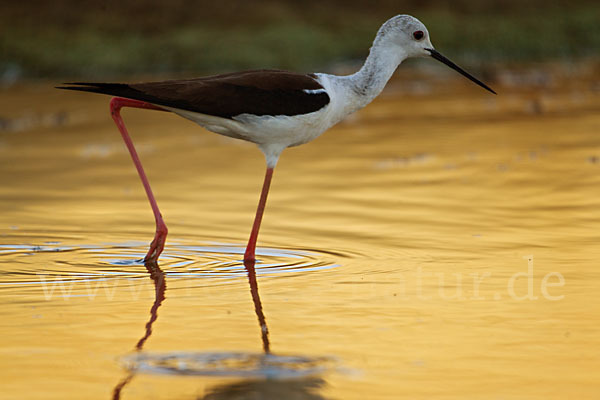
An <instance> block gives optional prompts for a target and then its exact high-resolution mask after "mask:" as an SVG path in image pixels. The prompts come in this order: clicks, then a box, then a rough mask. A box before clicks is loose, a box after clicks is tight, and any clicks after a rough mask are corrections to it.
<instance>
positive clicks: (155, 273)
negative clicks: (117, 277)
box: [112, 260, 325, 400]
mask: <svg viewBox="0 0 600 400" xmlns="http://www.w3.org/2000/svg"><path fill="white" fill-rule="evenodd" d="M145 266H146V269H147V270H148V273H149V274H150V278H151V279H152V280H153V281H154V288H155V298H154V303H153V304H152V308H151V309H150V319H149V320H148V322H147V323H146V330H145V333H144V336H142V338H141V339H140V340H138V342H137V344H136V345H135V351H136V352H138V353H139V352H141V351H142V350H143V348H144V344H145V343H146V341H147V340H148V338H149V337H150V336H151V335H152V325H153V324H154V322H155V321H156V319H157V318H158V308H159V307H160V306H161V304H162V303H163V301H164V300H165V291H166V288H167V286H166V282H165V274H164V272H163V271H162V270H161V269H160V267H159V266H158V264H157V263H156V262H155V261H150V262H146V263H145ZM244 267H245V268H246V271H247V273H248V283H249V284H250V294H251V295H252V302H253V303H254V310H255V312H256V317H257V319H258V323H259V326H260V332H261V339H262V345H263V351H264V354H265V356H270V355H271V348H270V342H269V329H268V327H267V322H266V318H265V315H264V313H263V309H262V303H261V300H260V295H259V292H258V282H257V280H256V270H255V261H254V260H246V261H244ZM135 374H136V370H135V369H132V370H130V371H129V372H128V373H127V376H125V377H124V378H123V379H121V380H120V381H119V382H118V383H117V385H116V386H115V387H114V389H113V397H112V398H113V400H119V399H121V393H122V391H123V389H124V388H125V387H126V386H127V385H128V384H129V383H130V382H131V381H132V380H133V378H134V377H135ZM324 385H325V381H324V380H323V379H321V378H319V377H315V376H308V377H304V378H299V379H293V380H288V379H286V380H277V379H256V378H255V379H245V380H242V381H237V382H235V383H231V384H225V385H218V386H215V387H213V388H210V389H208V392H207V393H206V394H205V395H203V396H202V397H201V398H199V400H218V399H240V400H243V399H257V398H260V399H278V400H279V399H284V398H285V399H292V398H293V399H301V400H325V398H324V397H322V396H321V395H319V394H318V391H319V390H320V389H321V388H322V387H323V386H324Z"/></svg>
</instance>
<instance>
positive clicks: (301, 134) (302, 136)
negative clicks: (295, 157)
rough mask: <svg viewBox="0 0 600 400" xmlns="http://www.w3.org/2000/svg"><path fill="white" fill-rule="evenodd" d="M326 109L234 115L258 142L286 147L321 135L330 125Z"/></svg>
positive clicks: (254, 140)
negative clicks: (290, 113)
mask: <svg viewBox="0 0 600 400" xmlns="http://www.w3.org/2000/svg"><path fill="white" fill-rule="evenodd" d="M325 116H326V113H325V112H324V110H323V109H322V110H319V111H315V112H312V113H308V114H300V115H277V116H271V115H262V116H257V115H251V114H241V115H238V116H235V117H233V119H234V120H236V121H238V122H240V123H241V124H242V125H243V127H244V130H246V131H247V132H246V134H247V135H249V136H251V137H252V141H253V142H255V143H257V144H267V143H278V144H280V145H282V146H284V147H290V146H298V145H301V144H304V143H308V142H310V141H311V140H313V139H315V138H317V137H318V136H320V135H321V134H322V133H323V132H324V131H325V130H327V128H329V125H328V124H327V120H326V118H325Z"/></svg>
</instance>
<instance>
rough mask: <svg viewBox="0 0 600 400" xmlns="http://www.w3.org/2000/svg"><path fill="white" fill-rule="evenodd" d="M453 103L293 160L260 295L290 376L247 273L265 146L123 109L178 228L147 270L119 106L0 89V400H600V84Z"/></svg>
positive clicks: (375, 120)
mask: <svg viewBox="0 0 600 400" xmlns="http://www.w3.org/2000/svg"><path fill="white" fill-rule="evenodd" d="M440 85H441V86H440V87H441V89H438V90H437V91H433V92H431V91H429V90H425V91H424V92H427V93H423V90H421V89H422V88H421V87H420V86H412V84H410V83H408V82H396V83H392V84H391V85H390V87H389V89H388V90H387V91H386V92H385V93H384V95H383V96H382V97H380V98H379V99H378V100H376V102H374V103H373V104H372V105H370V106H369V107H367V108H366V109H365V110H363V111H361V112H360V113H359V114H357V115H356V116H354V117H352V118H350V119H349V120H347V121H345V122H344V123H342V124H341V125H339V126H337V127H335V128H334V129H332V130H330V131H329V132H327V133H326V134H325V135H323V136H322V137H321V138H319V139H317V140H316V141H315V142H314V143H311V144H309V145H306V146H302V147H299V148H295V149H289V150H286V151H285V152H284V154H283V156H282V159H281V161H280V163H279V165H278V167H277V169H276V171H275V176H274V180H273V185H272V191H271V194H270V197H269V201H268V204H267V211H266V214H265V218H264V221H263V226H262V231H261V234H260V237H259V249H258V258H259V259H260V262H259V263H258V264H256V266H255V267H256V276H257V280H258V293H255V294H259V295H260V301H261V302H262V312H263V315H264V317H265V319H266V324H267V326H268V331H269V336H268V338H269V340H270V346H271V350H272V352H273V355H274V356H275V357H276V358H275V361H278V360H279V361H280V360H281V358H277V357H280V356H285V355H290V356H297V357H299V358H297V359H291V361H290V360H288V359H285V360H287V361H286V362H287V363H288V364H286V365H287V366H288V367H289V368H290V370H291V372H295V373H297V376H296V377H295V378H294V379H289V378H290V377H289V376H287V375H286V374H285V373H284V372H282V370H280V369H278V367H274V369H273V370H271V371H270V372H265V371H264V370H263V369H261V366H264V365H263V364H261V363H268V362H267V361H268V360H267V358H268V357H267V358H265V357H262V356H261V353H262V351H263V342H262V340H261V336H262V335H261V328H260V326H259V323H258V320H257V314H256V313H255V303H253V297H252V295H251V288H250V286H249V279H248V278H249V276H248V274H247V271H246V269H245V268H244V265H243V264H242V263H241V261H240V259H241V257H242V252H243V245H244V244H245V241H246V240H247V236H248V233H249V229H250V225H251V223H252V218H253V216H254V211H255V207H256V203H257V200H258V194H259V190H260V187H261V184H262V177H263V173H264V171H263V168H264V161H263V158H262V155H261V154H260V152H259V151H258V150H257V149H256V148H255V147H254V146H253V145H251V144H247V143H243V142H238V141H232V140H229V139H226V138H222V137H220V136H218V135H214V134H210V133H207V132H204V131H202V130H201V129H200V128H198V127H197V126H195V125H193V124H192V123H190V122H187V121H185V120H181V119H179V118H177V117H176V116H173V115H169V114H164V113H155V112H150V111H142V110H125V111H124V112H123V116H124V119H125V122H126V124H127V125H128V127H129V129H130V132H131V134H132V136H133V138H134V141H135V142H136V143H137V146H138V149H139V152H140V156H141V158H142V160H143V162H144V164H145V167H146V171H147V173H148V175H149V177H150V181H151V183H152V185H153V188H154V191H155V193H156V195H157V199H158V202H159V205H160V207H161V209H162V212H163V215H164V216H165V219H166V222H167V225H168V226H169V229H170V233H169V238H168V241H167V245H166V248H165V251H164V253H163V256H162V257H161V259H160V262H159V265H158V266H148V268H146V267H145V266H144V265H143V264H141V263H140V262H139V261H137V260H139V259H140V258H141V257H142V256H143V255H144V254H145V251H146V246H147V244H148V243H149V241H150V240H151V239H152V236H153V229H154V225H153V219H152V214H151V211H150V208H149V206H148V204H147V201H146V199H145V196H144V193H143V190H142V187H141V184H140V183H139V181H138V178H137V176H136V173H135V170H134V168H133V165H132V163H131V161H130V159H129V157H128V155H127V153H126V149H125V147H124V145H123V144H122V142H121V139H120V136H119V134H118V131H117V130H116V128H115V126H114V125H113V122H112V120H111V119H110V117H109V114H108V99H107V98H106V97H103V96H95V95H86V94H77V93H67V92H59V91H57V90H54V89H51V88H50V87H46V86H44V85H36V86H25V87H18V88H12V89H6V90H4V91H3V92H1V93H0V99H1V104H2V109H1V110H0V113H1V116H2V117H3V118H4V119H3V121H2V129H3V130H2V131H0V182H1V186H0V246H1V247H0V274H1V275H0V304H2V307H1V309H0V354H1V357H0V382H1V388H0V398H2V399H65V398H89V399H92V398H98V399H110V398H121V399H141V398H145V399H259V398H260V399H398V398H410V399H565V398H577V399H592V398H598V396H600V372H599V371H600V335H599V333H600V330H599V329H598V326H600V317H599V316H600V295H599V294H598V288H599V285H600V264H599V262H598V259H599V257H600V114H599V112H598V110H599V109H600V92H599V90H598V87H599V86H598V81H595V82H594V81H593V80H591V81H590V80H589V79H588V80H585V81H575V80H572V81H565V82H553V83H552V84H551V85H549V86H545V87H539V88H528V89H517V88H516V87H514V86H508V85H506V86H502V85H500V86H498V87H497V89H498V90H499V92H500V95H499V96H496V97H494V96H491V95H489V94H487V93H485V92H484V91H482V90H480V89H478V88H476V87H475V86H473V85H470V84H469V83H468V82H467V83H465V82H463V81H459V82H457V83H454V82H450V83H445V84H440ZM426 89H427V88H426ZM250 282H252V280H250ZM254 289H256V288H254ZM254 300H255V301H256V298H255V299H254ZM257 310H258V311H260V308H259V307H257ZM212 355H222V356H223V357H225V360H222V361H218V360H217V361H214V360H213V361H212V364H211V363H209V364H202V363H201V362H202V357H210V356H212ZM165 356H172V357H173V360H174V361H172V362H171V364H169V365H167V367H169V368H171V373H170V374H167V373H165V369H164V368H162V369H161V368H159V367H160V366H161V365H162V366H164V365H163V364H168V363H167V362H165V361H164V360H163V361H161V360H162V359H161V357H165ZM136 357H138V358H136ZM140 357H141V358H140ZM144 357H147V358H149V359H150V360H154V362H155V364H156V363H158V364H159V367H156V365H154V364H153V365H149V364H148V363H146V362H145V361H144V359H143V358H144ZM194 357H196V358H194ZM157 360H158V361H157ZM265 360H267V361H265ZM161 363H162V364H161ZM195 363H198V365H196V364H195ZM265 365H266V364H265ZM128 368H129V369H128ZM186 371H187V372H186ZM288 372H289V371H288ZM190 375H191V376H190Z"/></svg>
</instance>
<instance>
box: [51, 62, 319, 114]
mask: <svg viewBox="0 0 600 400" xmlns="http://www.w3.org/2000/svg"><path fill="white" fill-rule="evenodd" d="M67 85H69V86H61V87H58V88H59V89H69V90H79V91H84V92H93V93H102V94H108V95H112V96H118V97H125V98H129V99H135V100H140V101H145V102H147V103H152V104H155V105H158V106H167V107H173V108H178V109H182V110H187V111H193V112H197V113H202V114H208V115H214V116H218V117H223V118H231V117H234V116H236V115H240V114H253V115H289V116H291V115H298V114H307V113H311V112H314V111H318V110H320V109H321V108H323V107H325V106H326V105H327V104H329V95H328V94H327V92H326V91H325V89H324V88H323V86H321V84H320V83H319V82H318V81H317V80H316V78H315V76H314V75H308V74H296V73H293V72H287V71H279V70H257V71H246V72H237V73H232V74H223V75H215V76H208V77H204V78H197V79H182V80H171V81H163V82H148V83H135V84H125V83H87V82H76V83H69V84H67Z"/></svg>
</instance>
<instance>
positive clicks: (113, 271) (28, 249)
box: [0, 242, 338, 286]
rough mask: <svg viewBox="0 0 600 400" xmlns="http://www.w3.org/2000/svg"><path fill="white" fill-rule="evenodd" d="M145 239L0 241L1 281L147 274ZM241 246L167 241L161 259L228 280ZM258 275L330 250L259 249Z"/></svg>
mask: <svg viewBox="0 0 600 400" xmlns="http://www.w3.org/2000/svg"><path fill="white" fill-rule="evenodd" d="M146 248H147V243H141V242H139V243H137V242H135V243H134V242H129V243H120V244H109V245H103V246H101V245H77V246H75V245H65V244H61V243H57V242H46V243H45V244H44V245H0V265H2V264H4V265H6V268H4V269H3V271H2V274H1V275H0V286H7V285H9V286H25V285H39V284H44V283H46V282H48V280H51V281H53V282H58V281H62V282H77V281H89V280H93V279H102V280H106V279H111V278H115V279H116V278H127V279H135V278H147V277H148V272H147V270H146V268H145V267H144V263H143V257H144V255H145V251H146ZM244 250H245V249H244V247H242V246H234V245H229V244H221V243H210V244H203V245H195V244H187V243H174V244H169V246H168V247H167V248H166V249H165V251H164V252H163V254H162V255H161V258H160V262H159V264H160V266H161V268H162V269H163V271H164V272H165V275H166V276H167V277H171V278H186V277H190V278H206V279H213V280H215V281H217V280H228V279H238V278H244V279H245V278H246V277H247V272H246V269H245V267H244V264H243V261H242V259H243V254H244ZM256 255H257V258H258V261H257V262H256V265H255V270H256V274H257V275H277V274H300V273H308V272H314V271H320V270H326V269H330V268H335V267H337V266H338V264H336V263H335V261H334V258H333V256H332V254H331V253H327V252H318V251H307V250H292V249H281V248H259V249H257V252H256Z"/></svg>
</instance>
